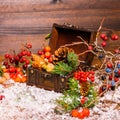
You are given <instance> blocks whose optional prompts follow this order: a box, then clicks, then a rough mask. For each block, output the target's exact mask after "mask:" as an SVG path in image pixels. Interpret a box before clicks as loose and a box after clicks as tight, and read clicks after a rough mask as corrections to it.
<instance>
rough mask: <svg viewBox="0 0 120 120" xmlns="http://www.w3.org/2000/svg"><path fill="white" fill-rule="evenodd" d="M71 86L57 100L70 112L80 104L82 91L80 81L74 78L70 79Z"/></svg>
mask: <svg viewBox="0 0 120 120" xmlns="http://www.w3.org/2000/svg"><path fill="white" fill-rule="evenodd" d="M68 85H69V88H68V90H66V91H64V92H63V96H61V97H60V98H59V99H57V100H56V102H57V103H58V104H59V105H61V106H62V108H63V109H64V111H65V112H70V111H71V110H72V109H75V108H76V107H78V106H79V105H80V100H79V97H80V91H79V85H78V81H77V80H75V79H74V78H70V79H69V80H68Z"/></svg>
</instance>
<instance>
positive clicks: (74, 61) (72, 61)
mask: <svg viewBox="0 0 120 120" xmlns="http://www.w3.org/2000/svg"><path fill="white" fill-rule="evenodd" d="M67 61H68V64H69V65H70V66H71V67H72V68H73V69H76V67H77V66H78V55H77V54H75V53H74V52H69V53H68V55H67Z"/></svg>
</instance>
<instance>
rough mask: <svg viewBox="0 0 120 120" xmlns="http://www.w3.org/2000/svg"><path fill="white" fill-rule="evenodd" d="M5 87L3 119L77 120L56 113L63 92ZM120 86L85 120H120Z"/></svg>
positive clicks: (1, 89)
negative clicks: (55, 109)
mask: <svg viewBox="0 0 120 120" xmlns="http://www.w3.org/2000/svg"><path fill="white" fill-rule="evenodd" d="M9 82H10V84H11V83H12V86H11V87H8V88H5V87H4V86H3V85H0V95H4V96H5V98H3V99H2V100H0V117H1V118H0V120H78V119H77V118H73V117H70V115H69V114H63V115H58V114H56V113H54V108H55V107H56V103H55V100H56V98H58V97H59V96H61V95H62V94H61V93H56V92H54V91H47V90H44V89H40V88H37V87H35V86H28V85H26V83H14V82H13V81H12V80H10V81H9ZM119 119H120V86H118V87H117V88H116V89H115V91H108V92H107V93H106V94H105V95H104V96H103V97H101V98H100V99H99V102H98V104H97V105H96V106H95V107H94V108H92V109H90V116H89V117H88V118H85V120H119Z"/></svg>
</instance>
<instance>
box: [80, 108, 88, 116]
mask: <svg viewBox="0 0 120 120" xmlns="http://www.w3.org/2000/svg"><path fill="white" fill-rule="evenodd" d="M82 113H83V115H84V116H85V117H88V116H89V115H90V110H89V109H88V108H83V110H82Z"/></svg>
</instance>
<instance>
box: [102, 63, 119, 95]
mask: <svg viewBox="0 0 120 120" xmlns="http://www.w3.org/2000/svg"><path fill="white" fill-rule="evenodd" d="M105 72H106V74H103V75H101V80H102V81H103V82H104V84H103V85H102V86H101V87H100V93H102V92H104V91H105V90H109V89H111V90H115V85H116V83H117V82H118V81H120V62H117V63H116V65H115V67H114V65H113V64H112V63H110V62H108V63H107V64H106V68H105ZM105 81H108V83H107V84H105Z"/></svg>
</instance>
